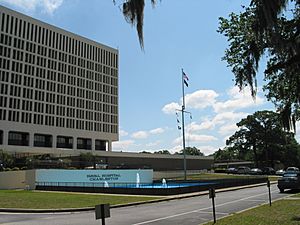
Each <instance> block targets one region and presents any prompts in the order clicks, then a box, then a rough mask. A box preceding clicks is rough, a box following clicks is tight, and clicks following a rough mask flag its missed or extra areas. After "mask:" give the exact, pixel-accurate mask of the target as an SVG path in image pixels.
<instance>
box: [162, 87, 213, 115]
mask: <svg viewBox="0 0 300 225" xmlns="http://www.w3.org/2000/svg"><path fill="white" fill-rule="evenodd" d="M217 97H218V94H217V93H216V92H215V91H214V90H198V91H195V92H193V93H191V94H187V95H186V96H185V104H186V105H187V106H188V107H189V108H194V109H204V108H206V107H209V106H212V105H213V104H215V102H216V98H217ZM180 102H181V103H180V104H179V103H177V102H171V103H169V104H166V105H165V106H164V107H163V108H162V111H163V112H164V113H166V114H173V113H175V112H176V110H180V109H181V104H182V98H181V99H180Z"/></svg>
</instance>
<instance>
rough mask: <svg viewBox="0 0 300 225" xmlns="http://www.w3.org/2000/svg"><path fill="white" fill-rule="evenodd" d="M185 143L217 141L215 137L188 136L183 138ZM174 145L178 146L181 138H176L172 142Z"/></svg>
mask: <svg viewBox="0 0 300 225" xmlns="http://www.w3.org/2000/svg"><path fill="white" fill-rule="evenodd" d="M185 140H186V142H194V143H202V142H210V141H216V140H218V139H217V138H216V137H214V136H211V135H199V134H189V135H187V136H186V138H185ZM173 143H174V144H176V145H179V144H180V143H182V137H178V138H176V139H175V140H174V141H173Z"/></svg>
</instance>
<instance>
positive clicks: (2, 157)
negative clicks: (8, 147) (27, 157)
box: [0, 150, 15, 168]
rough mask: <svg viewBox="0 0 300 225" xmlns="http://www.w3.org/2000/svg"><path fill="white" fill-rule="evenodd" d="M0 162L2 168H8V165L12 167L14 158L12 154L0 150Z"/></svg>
mask: <svg viewBox="0 0 300 225" xmlns="http://www.w3.org/2000/svg"><path fill="white" fill-rule="evenodd" d="M0 152H1V153H0V164H2V166H1V167H3V168H9V167H13V166H14V164H15V159H14V157H13V155H11V154H9V153H7V152H4V151H3V150H0Z"/></svg>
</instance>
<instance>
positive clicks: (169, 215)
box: [0, 185, 289, 225]
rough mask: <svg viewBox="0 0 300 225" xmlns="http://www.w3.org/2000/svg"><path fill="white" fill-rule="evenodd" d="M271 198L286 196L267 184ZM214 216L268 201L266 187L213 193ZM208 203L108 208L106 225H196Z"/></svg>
mask: <svg viewBox="0 0 300 225" xmlns="http://www.w3.org/2000/svg"><path fill="white" fill-rule="evenodd" d="M271 193H272V199H273V200H275V199H279V198H284V197H287V196H288V195H289V194H288V193H283V194H281V193H279V191H278V189H277V187H276V185H272V186H271ZM215 202H216V215H217V218H220V217H224V216H227V215H229V214H231V213H233V212H237V211H241V210H244V209H248V208H251V207H254V206H256V205H260V204H263V203H267V202H268V189H267V187H266V186H261V187H254V188H247V189H242V190H237V191H228V192H223V193H217V194H216V199H215ZM211 205H212V203H211V200H210V199H208V196H207V195H204V196H199V197H192V198H186V199H180V200H171V201H166V202H160V203H152V204H145V205H138V206H131V207H124V208H115V209H111V218H108V219H107V220H106V225H142V224H147V225H169V224H170V225H171V224H172V225H174V224H182V225H198V224H201V223H205V222H207V221H210V220H212V207H211ZM0 224H2V225H40V224H43V225H71V224H72V225H94V224H95V225H99V224H101V221H100V220H98V221H96V220H95V214H94V212H77V213H55V214H51V213H44V214H9V213H0Z"/></svg>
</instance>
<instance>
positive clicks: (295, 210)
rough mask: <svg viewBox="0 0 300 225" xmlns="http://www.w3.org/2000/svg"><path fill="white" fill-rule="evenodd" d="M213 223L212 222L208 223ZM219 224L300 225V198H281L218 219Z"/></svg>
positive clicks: (207, 224)
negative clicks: (270, 204) (268, 203)
mask: <svg viewBox="0 0 300 225" xmlns="http://www.w3.org/2000/svg"><path fill="white" fill-rule="evenodd" d="M209 224H213V223H212V222H210V223H206V225H209ZM216 224H217V225H228V224H230V225H241V224H243V225H299V224H300V200H279V201H276V202H273V203H272V206H271V207H270V206H269V205H263V206H260V207H257V208H254V209H250V210H247V211H244V212H242V213H237V214H233V215H232V216H229V217H226V218H223V219H220V220H217V223H216Z"/></svg>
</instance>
